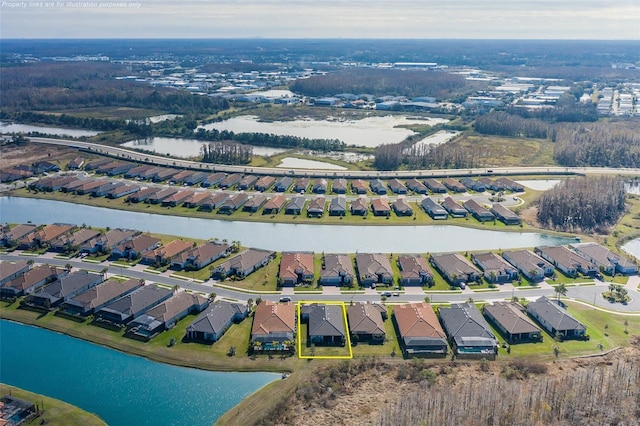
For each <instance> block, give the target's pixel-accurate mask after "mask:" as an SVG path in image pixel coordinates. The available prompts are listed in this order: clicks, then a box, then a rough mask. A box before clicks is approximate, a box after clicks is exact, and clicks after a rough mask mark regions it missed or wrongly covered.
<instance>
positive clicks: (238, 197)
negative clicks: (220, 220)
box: [218, 192, 249, 214]
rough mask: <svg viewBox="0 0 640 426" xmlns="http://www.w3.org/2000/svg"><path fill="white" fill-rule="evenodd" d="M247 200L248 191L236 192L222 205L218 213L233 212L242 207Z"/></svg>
mask: <svg viewBox="0 0 640 426" xmlns="http://www.w3.org/2000/svg"><path fill="white" fill-rule="evenodd" d="M247 201H249V194H247V193H246V192H236V193H235V194H233V195H232V196H231V197H229V198H227V200H226V201H225V202H224V203H222V204H221V205H220V208H218V213H222V214H231V213H233V212H235V211H236V210H239V209H240V208H242V206H243V205H244V204H245V203H246V202H247Z"/></svg>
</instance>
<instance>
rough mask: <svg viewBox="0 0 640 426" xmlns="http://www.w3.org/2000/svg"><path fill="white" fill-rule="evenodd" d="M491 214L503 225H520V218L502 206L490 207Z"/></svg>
mask: <svg viewBox="0 0 640 426" xmlns="http://www.w3.org/2000/svg"><path fill="white" fill-rule="evenodd" d="M491 213H493V214H494V215H495V217H497V218H498V220H499V221H500V222H502V223H504V224H505V225H520V217H519V216H518V215H517V214H515V213H514V212H512V211H511V210H509V209H508V208H506V207H505V206H503V205H502V204H494V205H493V206H491Z"/></svg>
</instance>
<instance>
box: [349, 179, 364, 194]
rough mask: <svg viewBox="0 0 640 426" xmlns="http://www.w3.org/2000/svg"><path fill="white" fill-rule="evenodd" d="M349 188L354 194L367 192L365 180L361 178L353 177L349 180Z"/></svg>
mask: <svg viewBox="0 0 640 426" xmlns="http://www.w3.org/2000/svg"><path fill="white" fill-rule="evenodd" d="M351 190H352V191H353V193H354V194H360V195H363V194H366V193H367V192H368V189H367V182H365V181H364V180H362V179H354V180H352V181H351Z"/></svg>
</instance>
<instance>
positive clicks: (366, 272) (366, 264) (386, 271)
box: [356, 253, 393, 287]
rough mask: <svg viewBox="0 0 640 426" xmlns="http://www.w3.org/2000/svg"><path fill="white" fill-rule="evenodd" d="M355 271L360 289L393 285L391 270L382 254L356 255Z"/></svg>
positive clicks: (387, 260)
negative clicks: (379, 285) (378, 285)
mask: <svg viewBox="0 0 640 426" xmlns="http://www.w3.org/2000/svg"><path fill="white" fill-rule="evenodd" d="M356 269H357V271H358V279H359V280H360V285H361V286H362V287H367V286H372V287H375V285H376V284H383V285H390V284H392V283H393V269H392V268H391V264H390V263H389V259H388V258H387V256H386V255H384V254H372V253H357V254H356Z"/></svg>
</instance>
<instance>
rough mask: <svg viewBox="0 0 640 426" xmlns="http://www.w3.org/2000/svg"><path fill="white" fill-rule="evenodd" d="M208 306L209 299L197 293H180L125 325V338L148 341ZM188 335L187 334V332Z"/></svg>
mask: <svg viewBox="0 0 640 426" xmlns="http://www.w3.org/2000/svg"><path fill="white" fill-rule="evenodd" d="M207 306H209V299H208V298H206V297H204V296H203V295H200V294H197V293H189V292H187V291H181V292H178V293H177V294H175V295H174V296H172V297H170V298H169V299H167V300H165V301H164V302H162V303H160V304H159V305H156V306H155V307H153V308H151V309H149V310H148V311H146V312H145V313H143V314H141V315H139V316H137V317H135V318H134V319H133V321H131V322H130V323H129V324H127V328H128V330H127V333H126V336H128V337H132V338H134V339H140V340H145V341H146V340H149V339H151V338H153V337H154V336H156V335H157V334H158V333H161V332H163V331H165V330H169V329H170V328H172V327H173V326H174V325H176V323H177V322H178V321H180V320H181V319H182V318H184V317H186V316H187V315H189V314H195V313H199V312H202V311H203V310H204V309H205V308H206V307H207ZM187 333H188V332H187Z"/></svg>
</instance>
